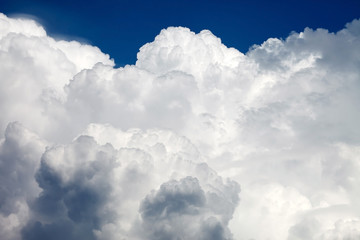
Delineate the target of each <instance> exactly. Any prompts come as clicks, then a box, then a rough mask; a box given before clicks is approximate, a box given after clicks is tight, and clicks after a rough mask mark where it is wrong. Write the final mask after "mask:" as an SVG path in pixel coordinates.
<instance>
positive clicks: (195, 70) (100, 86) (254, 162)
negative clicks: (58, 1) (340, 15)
mask: <svg viewBox="0 0 360 240" xmlns="http://www.w3.org/2000/svg"><path fill="white" fill-rule="evenodd" d="M0 20H1V21H0V26H1V27H0V58H1V62H2V63H3V64H1V66H0V72H1V76H2V77H1V82H0V84H1V88H0V89H2V90H0V99H1V101H0V111H1V113H2V114H1V117H0V131H1V133H2V134H3V135H4V139H3V141H2V147H1V153H0V156H1V158H0V159H1V161H0V162H1V165H0V166H1V172H2V175H1V180H2V181H1V193H2V194H1V206H0V209H1V218H0V220H1V221H0V224H1V225H0V226H1V233H3V236H6V239H21V238H23V239H32V237H33V238H36V239H41V238H45V239H46V238H49V237H50V236H51V234H53V233H57V235H56V236H59V237H61V238H69V239H73V238H74V239H75V238H88V239H96V238H97V239H122V238H125V239H176V238H183V239H190V238H193V239H227V238H232V236H233V238H235V239H251V238H253V239H336V238H348V239H357V238H358V236H359V221H360V219H359V215H360V206H359V204H358V201H357V199H359V196H360V192H359V191H358V188H357V186H358V184H359V182H360V178H359V176H360V174H359V172H360V165H359V163H358V162H359V161H358V160H359V157H358V156H359V148H360V139H359V136H360V132H359V128H358V127H357V125H358V122H359V121H360V112H359V110H358V104H359V102H360V99H359V96H360V95H359V92H360V86H359V79H360V67H359V66H360V35H359V32H360V30H359V29H360V21H359V20H354V21H353V22H351V23H348V24H347V25H346V26H345V28H344V29H343V30H341V31H339V32H337V33H329V32H328V31H327V30H325V29H317V30H312V29H308V28H306V29H305V30H304V31H303V32H301V33H292V34H290V35H289V37H288V38H286V39H285V40H280V39H276V38H271V39H268V40H267V41H265V42H264V43H263V44H262V45H260V46H253V47H252V48H251V49H250V50H249V52H248V53H246V54H245V55H244V54H242V53H241V52H239V51H237V50H236V49H233V48H227V47H226V46H224V45H223V44H222V43H221V40H220V39H219V38H217V37H215V36H214V35H213V34H212V33H211V32H210V31H207V30H204V31H202V32H200V33H198V34H196V33H194V32H191V31H190V30H189V29H186V28H181V27H179V28H173V27H170V28H168V29H165V30H162V31H161V32H160V34H159V35H158V36H157V37H156V38H155V40H154V41H153V42H151V43H147V44H145V45H144V46H143V47H142V48H141V49H140V51H139V53H138V60H137V62H136V64H135V65H127V66H125V67H124V68H118V69H115V68H113V66H114V63H113V61H112V60H110V59H109V56H108V55H106V54H103V53H102V52H101V51H100V50H99V49H97V48H96V47H92V46H88V45H83V44H80V43H77V42H66V41H56V40H54V39H52V38H51V37H49V36H47V35H46V32H45V31H44V29H43V28H42V27H40V26H38V25H37V24H36V23H35V22H33V21H31V20H19V19H11V18H7V17H6V16H5V15H0ZM13 121H19V122H21V123H22V124H24V125H25V126H26V127H27V128H29V129H31V130H32V131H34V132H35V133H36V134H33V133H31V132H30V131H28V130H26V129H24V128H23V127H21V125H19V124H18V123H11V124H9V122H13ZM8 124H9V125H8ZM6 126H8V127H7V128H6ZM120 129H122V130H120ZM46 146H47V148H46V149H45V147H46ZM24 166H26V167H24ZM209 166H210V167H211V168H210V167H209ZM212 169H215V170H216V171H217V172H218V174H219V175H221V176H223V177H231V178H232V179H234V180H236V181H237V182H239V183H240V184H241V188H242V191H241V194H240V197H241V201H240V202H239V201H238V193H239V187H238V185H237V184H236V183H235V182H233V181H230V180H225V178H222V177H220V176H219V175H218V174H217V173H216V172H215V171H214V170H212ZM12 179H16V180H12ZM235 208H236V209H235ZM234 211H235V212H234ZM63 234H67V235H66V236H65V235H63Z"/></svg>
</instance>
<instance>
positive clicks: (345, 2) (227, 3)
mask: <svg viewBox="0 0 360 240" xmlns="http://www.w3.org/2000/svg"><path fill="white" fill-rule="evenodd" d="M0 12H3V13H5V14H6V15H8V16H11V15H14V14H29V15H33V16H35V17H37V18H38V19H39V20H40V22H41V24H42V25H43V26H44V27H45V28H46V30H47V32H48V33H49V35H51V36H61V38H64V37H66V38H67V39H77V40H79V39H83V40H86V41H87V42H88V43H91V44H93V45H95V46H98V47H99V48H100V49H101V50H102V51H103V52H105V53H109V54H110V56H111V57H112V58H114V59H115V62H116V63H117V65H120V66H122V65H125V64H133V63H135V61H136V53H137V52H138V49H139V48H140V47H141V46H142V45H143V44H145V43H147V42H150V41H152V40H153V39H154V37H155V36H156V35H157V34H158V33H159V32H160V30H161V29H163V28H166V27H168V26H185V27H188V28H190V29H191V30H193V31H195V32H199V31H201V30H202V29H209V30H211V31H212V32H213V33H214V34H215V35H216V36H218V37H220V38H221V39H222V41H223V43H224V44H225V45H227V46H229V47H235V48H237V49H239V50H240V51H242V52H244V53H245V52H246V51H247V50H248V49H249V47H250V46H251V45H253V44H261V43H262V42H263V41H264V40H266V39H267V38H269V37H280V38H285V37H286V36H288V34H289V33H290V32H291V31H297V32H298V31H302V30H303V29H304V28H305V27H311V28H318V27H322V28H326V29H329V30H330V31H338V30H339V29H341V28H343V27H344V25H345V24H346V23H347V22H350V21H351V20H353V19H354V18H359V17H360V1H359V0H338V1H325V0H312V1H310V0H303V1H294V0H287V1H265V0H240V1H235V0H223V1H220V0H218V1H213V0H208V1H205V0H198V1H196V0H192V1H190V0H177V1H173V0H167V1H166V0H155V1H140V0H107V1H106V0H104V1H100V0H96V1H95V0H84V1H75V0H72V1H71V0H62V1H49V0H33V1H29V0H0Z"/></svg>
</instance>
